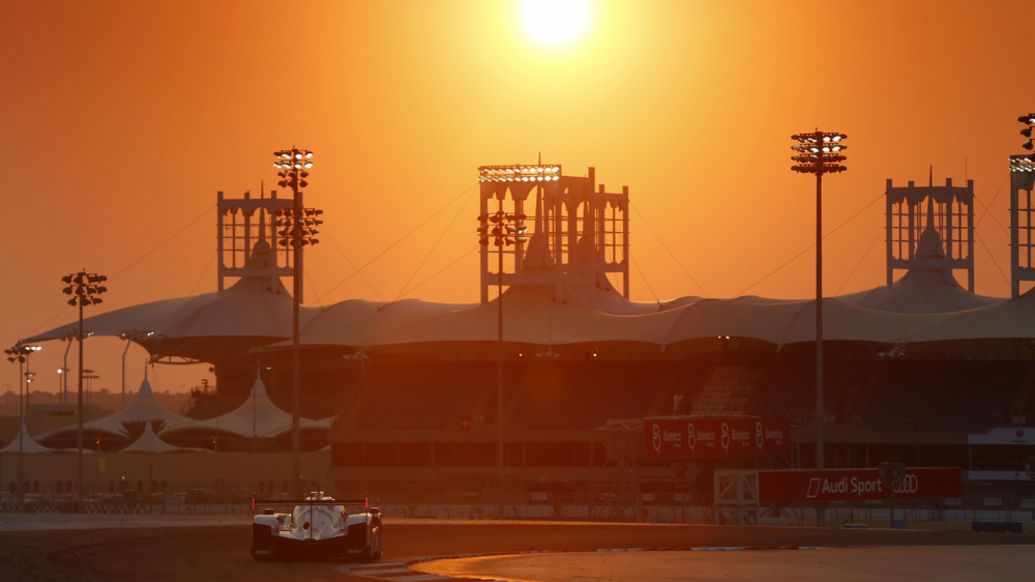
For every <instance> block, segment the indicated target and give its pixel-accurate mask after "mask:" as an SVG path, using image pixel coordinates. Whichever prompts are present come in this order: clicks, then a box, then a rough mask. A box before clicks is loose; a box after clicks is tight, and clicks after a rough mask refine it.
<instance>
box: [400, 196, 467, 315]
mask: <svg viewBox="0 0 1035 582" xmlns="http://www.w3.org/2000/svg"><path fill="white" fill-rule="evenodd" d="M466 208H467V204H466V203H465V204H461V205H460V206H458V207H457V209H456V213H455V214H453V218H451V219H450V220H449V224H447V225H446V228H445V229H444V230H443V231H442V232H441V233H440V234H439V235H438V238H437V239H435V242H434V244H432V245H431V246H430V247H429V248H428V252H427V253H425V254H424V259H423V260H421V261H420V262H419V263H417V268H416V269H414V270H413V272H412V273H410V278H409V279H407V280H406V282H405V283H403V286H402V287H401V288H400V289H399V294H398V295H396V296H395V299H393V300H392V301H398V300H399V299H401V298H402V296H403V295H404V294H405V293H407V292H408V291H409V287H410V283H413V279H414V278H415V277H416V276H417V273H419V272H420V270H421V268H423V267H424V265H426V264H427V263H428V259H430V258H431V255H432V253H434V252H435V250H436V249H437V248H438V245H439V244H441V243H442V239H444V238H445V237H446V235H447V234H449V231H450V229H451V228H453V224H454V223H456V219H457V218H460V215H461V214H462V213H463V211H464V210H465V209H466Z"/></svg>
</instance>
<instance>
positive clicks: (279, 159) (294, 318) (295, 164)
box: [273, 146, 323, 499]
mask: <svg viewBox="0 0 1035 582" xmlns="http://www.w3.org/2000/svg"><path fill="white" fill-rule="evenodd" d="M273 157H274V158H275V161H274V162H273V167H274V168H276V169H277V170H278V171H277V176H279V177H280V181H279V182H278V185H279V186H280V187H281V188H291V191H292V192H293V193H294V199H293V201H292V205H291V207H290V208H281V209H280V211H279V216H278V219H277V222H276V226H278V227H279V228H280V231H279V232H278V234H279V236H280V245H281V246H284V247H290V249H291V252H292V254H293V256H294V258H293V263H294V264H293V267H294V273H293V275H292V279H293V281H292V282H293V283H294V290H293V292H292V302H291V306H292V310H291V491H292V495H293V496H294V497H295V499H301V498H302V441H301V435H300V434H299V414H300V412H299V409H300V408H301V401H302V376H301V374H302V370H301V354H300V335H301V333H300V324H299V321H300V311H301V305H302V249H303V247H305V246H307V245H315V244H317V243H318V242H319V240H317V239H316V234H317V233H319V230H318V229H317V228H316V227H317V226H319V225H320V224H322V223H323V220H321V219H320V218H319V217H320V215H322V214H323V211H322V210H317V209H315V208H304V207H303V206H302V190H303V189H304V188H305V187H306V186H308V185H309V183H308V182H306V178H308V177H309V170H310V169H312V167H313V152H311V151H309V150H304V149H298V148H296V147H294V146H292V147H291V148H290V149H284V150H278V151H276V152H273Z"/></svg>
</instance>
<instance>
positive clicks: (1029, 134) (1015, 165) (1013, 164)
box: [1010, 113, 1035, 263]
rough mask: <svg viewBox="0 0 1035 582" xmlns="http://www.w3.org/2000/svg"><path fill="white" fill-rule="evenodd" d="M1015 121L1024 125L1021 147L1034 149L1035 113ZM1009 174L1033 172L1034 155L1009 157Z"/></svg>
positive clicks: (1034, 169)
mask: <svg viewBox="0 0 1035 582" xmlns="http://www.w3.org/2000/svg"><path fill="white" fill-rule="evenodd" d="M1017 121H1019V122H1021V123H1022V124H1024V129H1022V130H1021V135H1022V136H1024V137H1025V138H1027V141H1025V142H1024V143H1023V144H1021V147H1023V148H1024V149H1026V150H1028V151H1032V150H1033V149H1035V135H1033V133H1035V113H1028V114H1027V115H1021V116H1020V117H1018V118H1017ZM1010 172H1011V173H1014V174H1020V173H1025V172H1035V154H1020V155H1013V156H1010ZM1015 263H1016V261H1015Z"/></svg>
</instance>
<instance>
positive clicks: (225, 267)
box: [216, 191, 294, 293]
mask: <svg viewBox="0 0 1035 582" xmlns="http://www.w3.org/2000/svg"><path fill="white" fill-rule="evenodd" d="M292 204H293V202H292V199H290V198H277V193H276V192H275V191H273V192H270V197H269V198H266V197H265V196H260V197H259V198H252V197H251V193H250V192H245V193H244V197H243V198H226V197H224V196H223V192H222V191H220V192H219V193H218V197H217V205H218V207H217V211H218V214H217V216H216V258H217V262H218V267H217V272H216V277H217V288H218V289H219V292H220V293H222V292H223V290H224V289H225V288H226V287H227V281H226V279H227V278H228V277H229V278H237V279H240V278H244V277H258V278H268V279H269V287H270V288H271V289H282V286H281V283H280V278H281V277H291V276H293V275H294V269H293V264H292V255H293V253H292V251H291V246H290V245H286V244H283V243H282V242H281V240H280V239H281V238H283V237H281V236H280V234H279V231H278V227H277V218H278V216H279V215H280V214H282V213H283V212H285V211H290V210H291V208H292Z"/></svg>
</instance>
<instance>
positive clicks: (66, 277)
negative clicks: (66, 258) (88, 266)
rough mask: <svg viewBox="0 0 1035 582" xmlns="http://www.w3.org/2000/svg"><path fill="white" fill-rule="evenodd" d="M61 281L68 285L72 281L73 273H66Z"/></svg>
mask: <svg viewBox="0 0 1035 582" xmlns="http://www.w3.org/2000/svg"><path fill="white" fill-rule="evenodd" d="M61 281H62V282H64V283H65V284H66V285H67V284H69V283H71V282H72V275H65V276H64V277H61Z"/></svg>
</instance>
